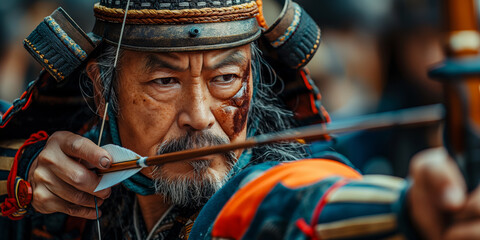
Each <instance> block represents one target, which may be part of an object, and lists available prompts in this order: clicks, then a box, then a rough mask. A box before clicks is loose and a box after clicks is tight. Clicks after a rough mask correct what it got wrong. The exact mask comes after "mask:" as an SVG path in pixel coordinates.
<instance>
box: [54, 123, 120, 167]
mask: <svg viewBox="0 0 480 240" xmlns="http://www.w3.org/2000/svg"><path fill="white" fill-rule="evenodd" d="M56 134H57V135H56ZM52 137H53V138H57V137H58V138H61V139H62V141H59V147H60V149H61V150H62V151H63V152H64V153H65V154H66V155H68V156H70V157H72V158H79V159H82V160H84V161H86V162H88V163H89V164H91V165H93V166H95V167H96V168H99V169H106V168H109V167H110V164H111V162H112V160H111V159H112V157H111V156H110V154H108V152H107V151H105V149H103V148H101V147H99V146H97V145H96V144H95V143H93V142H92V141H90V139H87V138H84V137H82V136H79V135H76V134H73V133H70V132H57V133H55V134H53V135H52V136H51V138H52Z"/></svg>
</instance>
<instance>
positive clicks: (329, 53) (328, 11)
mask: <svg viewBox="0 0 480 240" xmlns="http://www.w3.org/2000/svg"><path fill="white" fill-rule="evenodd" d="M95 2H96V1H95V0H36V1H33V0H3V1H2V4H1V5H0V54H1V56H3V57H2V58H0V99H1V101H3V103H4V104H8V103H11V102H12V101H13V100H14V99H16V98H18V97H19V96H20V95H21V93H22V92H23V91H24V89H25V87H26V86H27V84H28V82H30V81H32V80H34V79H35V78H36V77H37V75H38V72H39V71H40V70H41V69H40V66H39V64H37V63H36V62H35V61H34V59H33V58H32V57H30V55H29V54H28V53H27V51H26V50H24V48H23V44H22V41H23V39H24V38H25V37H26V36H28V34H29V33H30V32H31V31H32V30H33V29H34V28H35V27H36V26H37V25H38V24H39V23H40V22H41V21H42V20H43V18H44V17H46V16H48V15H49V14H50V13H51V12H52V11H53V10H54V9H56V8H57V7H58V6H61V7H63V8H64V9H65V10H66V11H67V13H69V14H70V16H71V17H72V18H73V19H74V20H75V21H76V22H77V23H78V24H79V25H80V26H81V27H82V29H84V30H85V31H86V32H89V31H90V30H91V29H92V27H93V22H94V18H93V7H92V6H93V4H94V3H95ZM296 2H298V3H299V4H300V5H302V6H303V8H304V9H306V11H307V12H308V13H309V14H310V15H311V16H312V17H313V18H314V19H315V21H317V23H318V24H319V26H320V27H321V29H322V44H321V47H320V48H319V50H318V52H317V54H316V56H315V58H314V59H313V60H312V61H311V62H310V63H309V65H308V67H309V69H310V71H311V73H312V78H313V79H314V80H315V81H316V84H317V86H318V87H319V89H320V91H321V93H322V96H323V100H322V102H323V104H324V106H325V108H326V109H327V110H328V111H329V112H330V115H331V117H332V120H333V121H335V120H337V119H343V118H351V117H354V116H358V115H363V114H370V113H376V112H383V111H390V110H397V109H402V108H406V107H413V106H421V105H427V104H433V103H439V102H441V99H442V89H441V86H440V84H439V83H437V82H435V81H434V80H431V79H429V78H428V77H427V70H428V68H429V66H432V64H434V63H438V62H440V61H441V60H442V59H443V57H444V56H443V50H442V44H441V39H442V38H441V25H440V22H441V21H440V11H439V10H440V9H439V2H440V1H438V0H296ZM281 4H283V0H264V6H265V7H264V10H265V12H266V13H265V14H266V15H267V20H268V19H275V17H276V14H277V13H278V12H280V10H281V7H282V6H281ZM477 5H478V4H477ZM0 109H1V108H0ZM440 145H441V127H440V126H428V127H416V128H392V129H388V130H382V131H371V132H356V133H352V134H347V135H342V136H339V137H338V138H337V139H336V144H335V145H334V146H332V149H333V150H335V151H338V152H340V153H342V154H343V155H345V156H346V157H347V158H349V159H350V160H351V161H352V162H353V163H354V164H355V166H356V167H357V168H358V169H360V170H361V171H362V172H364V173H382V174H391V175H396V176H402V177H403V176H405V175H406V174H407V171H408V161H409V159H410V158H411V156H412V155H413V154H415V153H416V152H418V151H420V150H422V149H425V148H429V147H435V146H440Z"/></svg>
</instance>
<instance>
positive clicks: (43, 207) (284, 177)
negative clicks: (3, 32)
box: [2, 1, 480, 239]
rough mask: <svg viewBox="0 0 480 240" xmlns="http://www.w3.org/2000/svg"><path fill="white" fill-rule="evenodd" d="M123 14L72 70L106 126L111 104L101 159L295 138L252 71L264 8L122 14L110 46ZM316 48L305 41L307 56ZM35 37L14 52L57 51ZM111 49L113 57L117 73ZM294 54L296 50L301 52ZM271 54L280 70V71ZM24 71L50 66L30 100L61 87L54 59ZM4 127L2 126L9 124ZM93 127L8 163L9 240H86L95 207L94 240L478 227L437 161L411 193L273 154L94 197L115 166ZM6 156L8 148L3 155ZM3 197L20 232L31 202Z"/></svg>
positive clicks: (220, 158) (195, 164)
mask: <svg viewBox="0 0 480 240" xmlns="http://www.w3.org/2000/svg"><path fill="white" fill-rule="evenodd" d="M126 2H127V1H115V2H112V1H101V2H100V4H99V5H96V7H95V11H96V17H97V25H96V27H95V29H94V33H95V34H97V35H98V36H96V37H101V38H102V40H101V41H102V42H101V43H97V44H98V46H97V48H96V49H95V52H93V53H92V54H91V55H90V57H89V59H85V61H86V63H85V65H82V66H83V68H84V75H83V78H82V79H81V83H82V84H85V83H87V84H88V83H89V84H88V85H87V86H84V88H83V90H84V92H85V93H86V95H87V96H86V97H87V98H88V97H89V96H90V97H91V98H93V100H94V101H93V102H94V104H95V109H96V112H97V114H98V115H100V116H101V117H103V114H102V113H103V112H104V111H105V109H106V108H107V104H106V102H108V103H109V107H108V109H107V112H108V126H107V128H106V130H104V131H105V132H106V134H105V135H107V137H105V138H104V139H102V140H103V144H105V143H107V142H111V143H114V144H116V145H121V146H123V147H125V148H128V149H130V150H132V151H134V152H136V153H138V154H139V155H141V156H152V155H158V154H163V153H168V152H175V151H181V150H186V149H191V148H198V147H204V146H211V145H218V144H222V143H229V142H238V141H242V140H245V139H246V137H247V136H254V135H259V134H263V133H266V132H274V131H279V130H283V129H287V128H290V127H292V123H291V121H290V120H288V119H289V118H291V116H292V114H291V113H290V112H288V111H287V110H284V109H283V108H281V107H279V105H280V103H279V102H278V100H277V99H275V98H276V96H275V94H273V92H272V91H271V90H270V89H269V87H270V86H269V85H266V84H265V79H263V77H264V76H263V75H262V74H261V71H260V70H261V69H265V65H264V63H263V60H262V59H261V56H260V52H259V50H258V48H257V47H256V45H255V44H254V43H253V41H254V40H255V39H257V38H258V36H259V34H260V29H259V28H258V25H257V20H255V18H254V17H255V16H257V14H258V7H259V6H261V5H259V4H257V3H256V2H245V1H205V2H199V1H192V2H178V1H171V2H168V1H162V2H155V3H154V4H152V3H150V2H143V1H132V4H131V5H130V7H131V9H133V10H132V11H131V12H128V13H127V15H126V21H125V23H126V24H125V34H124V35H123V37H124V39H123V42H122V43H120V42H119V38H120V35H122V34H121V32H122V31H121V30H120V29H121V28H123V27H121V25H122V24H121V23H122V21H123V16H124V15H123V13H124V11H123V10H122V9H125V7H126V5H127V4H126ZM258 3H261V2H260V1H259V2H258ZM293 6H296V5H293ZM207 7H208V8H207ZM292 9H293V10H292V15H288V14H285V15H284V16H287V17H286V18H288V16H290V18H291V19H292V21H289V23H291V24H293V28H296V27H298V29H302V27H303V30H304V31H298V32H299V33H296V34H295V35H293V36H291V37H292V38H293V37H295V36H296V37H298V34H301V33H302V32H307V30H308V31H310V30H311V29H309V28H308V26H307V27H305V26H300V25H298V24H299V22H302V21H299V20H298V19H305V15H306V14H304V12H303V13H302V10H301V9H300V8H299V7H293V8H292ZM122 11H123V12H122ZM295 14H297V15H295ZM295 16H297V18H295ZM259 19H260V20H259V21H258V22H259V23H260V24H261V22H262V21H261V20H262V19H261V17H259ZM282 19H285V18H282ZM295 19H297V20H295ZM47 20H48V21H47V24H49V25H48V26H53V27H51V28H49V29H54V30H55V31H54V33H55V34H56V33H58V32H60V31H59V30H57V28H56V27H55V26H56V25H55V23H54V22H52V21H51V19H47ZM54 20H55V19H54ZM280 22H281V21H280ZM57 24H58V25H60V26H64V25H62V24H65V23H62V22H60V23H58V22H57ZM279 25H282V24H279ZM297 25H298V26H297ZM287 27H288V25H287ZM314 28H315V29H316V26H315V27H314ZM63 29H67V28H63ZM287 29H288V28H287ZM47 30H48V29H47ZM220 30H221V31H220ZM38 32H39V34H40V32H41V31H40V30H39V31H38ZM269 32H270V33H272V32H275V31H274V30H270V31H266V33H265V35H266V36H267V37H266V38H265V39H267V40H268V39H269V38H268V36H269V35H267V34H268V33H269ZM310 32H311V31H310ZM42 33H43V32H42ZM281 33H282V34H283V33H284V32H281ZM286 34H293V33H292V32H288V31H287V32H286ZM317 35H318V33H317V32H316V31H313V33H312V36H313V43H315V40H317V41H318V36H317ZM56 36H58V35H56ZM60 36H64V35H62V34H60ZM282 36H283V37H285V35H280V37H282ZM288 36H289V35H287V37H285V38H288ZM312 36H307V37H305V38H302V40H304V41H305V42H307V43H308V41H309V40H310V39H312ZM36 37H38V36H37V35H34V36H30V37H29V38H27V41H26V42H27V44H29V43H31V44H30V45H29V46H30V47H31V49H33V50H34V51H35V52H37V51H38V52H40V53H42V51H44V50H45V49H50V48H54V47H56V46H54V44H53V43H51V44H48V43H44V42H40V43H39V44H37V42H35V40H37V39H38V38H36ZM77 37H78V35H77ZM204 37H205V38H204ZM270 37H271V35H270ZM72 38H75V36H74V35H73V34H72ZM285 38H273V40H272V41H270V44H271V45H272V47H273V46H282V44H288V43H290V44H291V43H295V41H293V40H291V41H289V42H288V41H285V40H284V39H285ZM61 39H62V40H65V38H61ZM265 39H263V40H265ZM270 39H271V38H270ZM277 39H278V41H275V40H277ZM77 40H78V38H77ZM139 40H141V41H139ZM52 41H53V40H52ZM65 41H67V42H68V43H70V42H69V41H68V39H67V40H65ZM99 42H100V40H99ZM42 43H43V44H42ZM117 44H119V45H120V47H121V48H122V49H121V50H120V52H119V55H118V64H117V62H116V48H115V45H117ZM68 46H71V45H70V44H69V45H68ZM81 46H84V45H81ZM285 46H288V47H290V48H291V49H293V50H298V51H299V52H300V53H299V55H302V54H303V55H305V57H307V58H309V57H310V55H311V54H312V53H313V52H314V51H315V49H316V47H317V46H318V42H317V43H316V45H315V44H311V48H308V46H309V45H308V44H307V45H302V46H297V48H298V49H295V48H294V47H295V45H294V46H292V45H285ZM305 46H307V47H305ZM302 47H303V48H306V50H305V49H304V51H303V52H302V49H301V48H302ZM73 49H74V50H77V49H78V48H77V46H75V48H73ZM267 49H269V48H267ZM287 49H288V48H287ZM70 50H71V49H70ZM270 50H272V49H271V48H270ZM281 50H282V49H278V50H277V55H280V56H283V55H282V51H281ZM283 50H285V49H283ZM38 52H37V54H38ZM72 52H73V54H74V55H75V54H76V53H77V51H72ZM72 52H69V50H68V51H67V53H66V54H71V53H72ZM308 54H310V55H308ZM307 55H308V56H307ZM36 56H37V57H40V58H47V57H49V58H50V59H47V60H48V61H43V62H47V63H51V66H50V65H47V67H46V69H47V70H48V71H49V74H50V75H47V77H45V75H46V73H45V72H44V73H43V75H42V76H43V77H41V78H40V79H39V80H38V82H40V83H45V84H43V85H42V84H37V86H35V87H36V88H37V89H38V90H37V91H36V93H38V94H47V93H49V91H53V92H54V91H55V88H61V87H62V86H65V85H66V86H68V82H63V85H62V84H57V85H54V86H55V87H52V88H47V89H45V85H48V84H47V83H50V84H53V83H52V82H51V81H50V82H49V81H48V80H45V79H50V80H51V78H50V76H52V77H53V78H55V79H56V80H58V79H60V82H61V80H62V76H65V75H66V74H64V73H65V72H66V71H67V70H68V69H67V70H64V71H59V70H58V69H59V68H56V65H55V64H56V63H57V59H58V58H55V57H51V55H48V54H42V55H36ZM75 56H76V55H75ZM295 58H297V59H295ZM277 60H278V59H277ZM280 60H282V58H280ZM304 60H305V59H303V62H302V59H301V58H298V57H296V56H292V57H291V58H289V59H286V60H285V62H283V64H284V65H287V66H288V65H289V64H290V66H292V62H293V63H296V65H293V66H298V67H302V66H303V65H304V64H305V61H304ZM307 60H308V59H307ZM72 61H73V60H72ZM288 61H290V62H288ZM63 62H67V63H68V61H64V59H63ZM277 64H279V63H278V62H277ZM62 66H63V65H62ZM49 67H50V69H49ZM54 70H56V71H54ZM279 71H280V72H282V69H279ZM59 72H60V73H62V74H59ZM295 72H296V73H298V74H299V75H300V76H303V78H301V80H305V79H306V77H305V71H302V70H298V71H297V70H295ZM55 76H57V77H58V78H56V77H55ZM283 76H286V75H283ZM293 76H295V75H293ZM76 84H77V86H78V82H77V83H76ZM306 84H308V82H307V83H306ZM42 87H43V88H42ZM52 89H53V90H52ZM48 90H49V91H48ZM34 92H35V91H34ZM89 94H91V95H89ZM26 96H30V97H22V98H21V99H20V100H19V101H20V102H21V101H22V100H23V99H31V98H32V95H31V94H30V95H29V94H28V93H27V94H26ZM33 97H35V96H33ZM41 100H42V98H37V101H41ZM32 101H33V100H24V103H23V104H24V105H22V106H20V105H19V104H17V105H15V106H14V107H13V110H11V111H16V113H17V114H18V115H19V116H22V115H21V114H22V113H23V112H22V111H25V112H27V111H28V108H29V107H30V108H34V107H37V108H38V107H39V106H38V105H34V103H31V102H32ZM17 103H18V102H17ZM19 109H20V110H19ZM32 111H33V110H32ZM66 111H68V110H66ZM319 112H321V109H317V114H319ZM31 114H34V113H33V112H32V113H31ZM55 117H57V116H55ZM58 117H59V118H62V117H61V116H58ZM9 120H10V121H12V122H11V123H9V124H10V125H8V124H6V122H7V121H9ZM70 120H71V118H70ZM21 121H22V120H20V119H18V118H17V119H15V118H12V117H11V114H9V113H8V112H7V114H5V116H4V119H3V122H2V127H4V128H5V129H8V126H15V125H14V124H15V123H18V122H21ZM25 121H27V120H25ZM90 123H91V122H90ZM100 123H101V121H98V122H95V126H97V127H93V128H92V127H89V126H91V125H92V124H83V126H85V128H86V129H85V128H83V129H80V128H77V129H76V130H71V131H61V130H64V129H68V128H66V127H64V126H63V125H62V127H58V126H57V127H56V128H55V129H53V130H52V129H45V130H48V131H49V132H51V134H50V136H49V137H48V140H45V139H46V138H47V136H46V135H45V134H44V133H39V134H34V135H32V138H31V139H29V140H28V141H27V142H25V144H24V146H23V147H21V148H20V149H19V150H18V152H17V153H16V155H17V156H16V159H17V162H13V163H12V169H11V172H10V173H12V172H16V171H17V168H18V172H17V173H18V174H17V173H16V174H13V175H12V174H11V176H14V177H15V176H20V177H22V176H25V177H24V178H25V179H26V180H27V181H28V182H29V183H30V184H31V189H32V190H33V194H32V199H31V204H30V205H31V207H32V208H33V210H34V211H35V213H32V216H30V217H29V218H24V219H23V220H21V221H20V222H19V224H18V225H15V223H13V222H10V221H9V222H7V224H8V226H14V228H13V229H15V230H16V231H17V233H16V234H12V232H13V231H14V230H10V231H8V232H9V234H11V235H10V237H11V238H14V237H17V238H30V237H33V238H35V239H42V238H47V239H48V238H54V237H57V238H85V239H89V238H94V237H96V235H95V231H96V229H95V228H94V227H93V221H88V222H86V221H84V220H83V219H91V220H93V219H95V218H96V209H95V203H98V205H99V206H101V207H100V212H99V215H101V228H100V229H101V233H102V235H103V238H105V239H178V238H180V239H186V238H188V237H191V238H192V239H200V238H206V239H210V238H214V239H237V238H243V239H251V238H258V239H278V238H287V239H297V238H325V239H335V238H356V237H358V238H372V239H377V238H387V237H392V238H402V237H408V238H412V237H415V236H417V234H420V235H422V236H424V237H427V238H430V239H440V238H441V237H447V238H450V239H457V237H459V236H464V237H478V233H475V231H476V228H475V226H476V221H478V220H477V219H478V214H477V213H478V209H479V208H480V206H479V203H478V201H475V199H476V198H478V197H479V196H478V195H479V194H478V193H475V192H474V193H473V194H471V195H468V196H467V195H466V193H465V190H464V189H465V187H464V183H463V180H462V178H461V175H460V173H459V172H458V170H457V168H456V167H455V166H454V164H453V163H452V162H451V161H450V160H448V159H446V154H445V153H444V152H442V151H440V150H436V151H434V152H433V153H429V154H426V155H425V156H420V157H419V158H420V159H421V160H419V161H416V162H417V163H416V164H413V166H412V177H413V179H414V182H413V185H412V186H411V187H410V188H409V187H408V184H406V183H405V182H404V181H402V180H399V179H394V178H389V177H378V176H377V177H362V176H361V175H360V174H359V173H358V172H356V171H355V170H354V169H352V168H351V167H349V166H347V164H346V163H344V162H343V160H342V159H340V158H338V157H334V156H331V155H328V156H327V155H325V157H324V158H323V159H314V160H300V159H303V158H305V157H306V156H307V153H306V151H305V146H302V145H301V144H299V143H282V144H276V145H272V146H266V147H256V148H253V149H252V150H243V151H242V150H237V151H233V152H230V153H227V154H214V155H210V156H206V157H201V158H196V159H190V160H186V161H181V162H174V163H167V164H161V165H158V166H153V167H146V168H143V169H142V171H141V173H140V174H136V175H134V176H133V177H132V178H131V179H128V180H126V181H124V182H123V183H122V185H118V186H115V187H113V188H109V189H105V190H102V191H98V192H94V189H95V187H96V186H97V185H98V183H99V182H100V177H99V176H98V175H97V174H96V173H95V169H108V168H109V167H110V166H111V164H112V163H113V160H114V159H113V158H112V155H113V153H112V152H110V153H109V152H107V151H106V150H104V149H103V148H101V147H99V146H97V144H96V143H94V141H96V140H97V139H98V138H101V137H100V136H99V135H100V131H101V127H99V126H100V125H101V124H100ZM41 124H43V123H41V122H39V123H38V125H41ZM17 125H18V124H17ZM47 125H48V124H44V126H47ZM5 126H6V127H5ZM75 126H77V125H75ZM87 127H88V128H87ZM11 128H14V127H11ZM71 128H73V127H71ZM18 131H19V132H20V131H21V129H20V128H18ZM78 133H81V134H78ZM13 135H14V134H13V133H12V132H10V133H9V136H13ZM18 135H20V133H18ZM105 135H104V136H105ZM13 138H14V137H11V139H13ZM35 140H40V141H35ZM92 140H94V141H92ZM8 142H9V143H10V145H9V146H12V144H11V143H12V142H13V140H10V141H8ZM4 145H5V144H4ZM4 145H2V146H4ZM4 148H7V147H4ZM294 160H299V161H294ZM15 183H18V184H16V185H14V186H19V187H18V188H15V189H22V188H25V189H28V187H25V186H27V185H28V184H26V183H24V182H22V180H20V179H19V178H17V180H16V181H15ZM20 183H22V184H24V185H21V184H20ZM7 184H8V186H7V187H8V189H9V193H8V198H7V199H6V200H5V203H4V204H3V205H2V214H3V215H6V216H8V217H10V218H12V219H16V218H20V217H22V214H23V209H24V208H26V207H25V206H23V204H27V203H28V201H25V202H23V201H20V200H22V199H23V198H22V197H18V196H11V195H12V194H11V192H12V190H11V189H10V186H11V185H12V182H11V181H10V179H9V182H7ZM21 187H22V188H21ZM20 192H21V191H20ZM15 193H16V192H15ZM407 193H408V194H407ZM17 195H18V194H17ZM15 197H16V198H15ZM9 199H10V200H9ZM11 199H13V200H11ZM15 200H16V201H17V202H15ZM12 209H14V210H15V211H11V210H12ZM22 224H23V225H22ZM4 226H7V225H4ZM467 230H468V231H471V232H468V231H467ZM19 231H22V233H19ZM5 232H7V231H5Z"/></svg>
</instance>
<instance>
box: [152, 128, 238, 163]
mask: <svg viewBox="0 0 480 240" xmlns="http://www.w3.org/2000/svg"><path fill="white" fill-rule="evenodd" d="M227 143H230V140H229V139H228V138H227V137H222V136H219V135H216V134H213V133H211V132H187V133H186V134H185V135H184V136H181V137H178V138H174V139H170V140H167V141H165V142H163V143H162V144H161V145H160V146H159V147H158V150H157V154H158V155H161V154H166V153H171V152H179V151H185V150H189V149H194V148H202V147H209V146H215V145H220V144H227ZM222 155H223V156H224V157H225V158H226V159H227V163H229V164H232V163H235V161H236V157H235V153H234V152H233V151H230V152H226V153H223V154H222Z"/></svg>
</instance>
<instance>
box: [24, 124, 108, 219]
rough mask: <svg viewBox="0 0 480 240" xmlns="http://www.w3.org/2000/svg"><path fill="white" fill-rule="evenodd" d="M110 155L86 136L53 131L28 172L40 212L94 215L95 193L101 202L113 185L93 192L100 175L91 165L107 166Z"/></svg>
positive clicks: (34, 200)
mask: <svg viewBox="0 0 480 240" xmlns="http://www.w3.org/2000/svg"><path fill="white" fill-rule="evenodd" d="M111 159H112V158H111V156H110V155H109V154H108V152H107V151H105V150H104V149H102V148H100V147H98V146H97V145H95V143H93V142H92V141H90V140H89V139H87V138H84V137H82V136H79V135H76V134H73V133H71V132H56V133H54V134H52V135H51V136H50V138H49V139H48V141H47V144H46V146H45V148H44V149H43V150H42V152H40V154H39V155H38V157H37V158H36V159H35V160H34V162H33V163H32V166H31V168H30V170H29V173H28V181H29V182H30V183H31V185H32V188H33V199H32V206H33V208H34V209H35V210H36V211H38V212H40V213H54V212H63V213H66V214H68V215H71V216H77V217H83V218H87V219H95V218H96V213H95V202H94V196H97V197H98V198H99V199H98V204H99V205H101V204H102V203H103V200H104V199H106V198H108V197H109V196H110V193H111V189H105V190H102V191H99V192H96V193H94V192H93V190H94V189H95V187H96V186H97V185H98V183H99V182H100V178H99V177H98V176H97V175H96V174H95V172H94V171H93V170H92V168H99V169H106V168H108V167H110V164H111V162H112V160H111Z"/></svg>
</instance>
